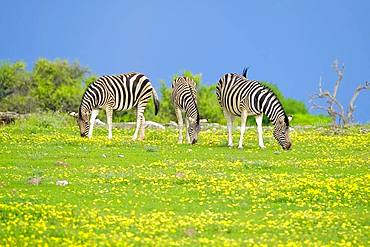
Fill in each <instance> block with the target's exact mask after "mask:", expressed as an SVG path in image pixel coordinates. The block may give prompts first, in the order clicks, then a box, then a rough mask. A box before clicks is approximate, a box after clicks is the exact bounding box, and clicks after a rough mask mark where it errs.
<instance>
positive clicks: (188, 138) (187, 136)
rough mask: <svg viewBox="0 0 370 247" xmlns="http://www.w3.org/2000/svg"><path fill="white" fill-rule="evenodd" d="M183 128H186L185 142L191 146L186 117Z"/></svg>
mask: <svg viewBox="0 0 370 247" xmlns="http://www.w3.org/2000/svg"><path fill="white" fill-rule="evenodd" d="M185 128H186V140H187V141H188V143H189V144H191V142H190V135H189V118H188V117H186V116H185Z"/></svg>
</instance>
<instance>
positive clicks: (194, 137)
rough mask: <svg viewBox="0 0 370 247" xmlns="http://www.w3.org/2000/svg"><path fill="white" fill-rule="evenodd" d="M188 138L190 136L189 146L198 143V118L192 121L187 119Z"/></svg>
mask: <svg viewBox="0 0 370 247" xmlns="http://www.w3.org/2000/svg"><path fill="white" fill-rule="evenodd" d="M188 132H189V136H190V142H191V144H195V143H197V141H198V134H199V132H200V124H199V118H198V119H194V118H192V117H190V118H189V129H188Z"/></svg>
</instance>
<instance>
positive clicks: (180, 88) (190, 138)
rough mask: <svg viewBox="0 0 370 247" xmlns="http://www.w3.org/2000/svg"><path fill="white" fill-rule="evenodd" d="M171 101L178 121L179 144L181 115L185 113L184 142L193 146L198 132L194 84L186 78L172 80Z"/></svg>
mask: <svg viewBox="0 0 370 247" xmlns="http://www.w3.org/2000/svg"><path fill="white" fill-rule="evenodd" d="M171 100H172V103H173V105H174V107H175V112H176V117H177V121H178V129H179V143H182V129H183V127H184V125H183V124H184V123H183V119H182V113H183V112H185V125H186V140H187V142H188V143H191V144H195V143H196V142H197V140H198V133H199V131H200V125H199V111H198V104H197V90H196V85H195V82H194V81H193V80H192V79H190V78H188V77H178V78H176V79H174V80H173V82H172V96H171Z"/></svg>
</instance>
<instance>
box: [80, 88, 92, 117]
mask: <svg viewBox="0 0 370 247" xmlns="http://www.w3.org/2000/svg"><path fill="white" fill-rule="evenodd" d="M94 108H96V102H95V98H94V97H92V98H90V97H88V96H87V94H86V93H85V95H84V97H83V98H82V101H81V105H80V115H81V114H90V113H91V111H92V110H93V109H94Z"/></svg>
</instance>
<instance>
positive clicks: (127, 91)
mask: <svg viewBox="0 0 370 247" xmlns="http://www.w3.org/2000/svg"><path fill="white" fill-rule="evenodd" d="M152 95H153V98H154V106H155V114H156V115H157V113H158V110H159V101H158V96H157V93H156V91H155V90H154V88H153V87H152V85H151V83H150V81H149V79H148V78H147V77H146V76H145V75H143V74H141V73H135V72H131V73H127V74H121V75H112V76H109V75H107V76H101V77H99V78H98V79H97V80H96V81H95V82H93V83H92V84H90V85H89V87H88V88H87V89H86V91H85V93H84V95H83V97H82V101H81V105H80V108H79V111H78V120H77V122H78V125H79V127H80V133H81V136H82V137H85V136H88V137H89V138H91V136H92V133H93V128H94V122H95V118H96V116H97V115H98V113H99V109H105V111H106V115H107V125H108V139H112V114H113V110H116V111H127V110H130V109H132V108H134V107H135V108H136V130H135V133H134V136H133V137H132V139H133V140H136V139H137V137H138V134H139V131H140V137H139V138H140V139H144V135H145V117H144V111H145V108H146V105H147V104H148V101H149V99H150V97H151V96H152ZM90 114H91V118H90V123H89V115H90Z"/></svg>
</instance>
